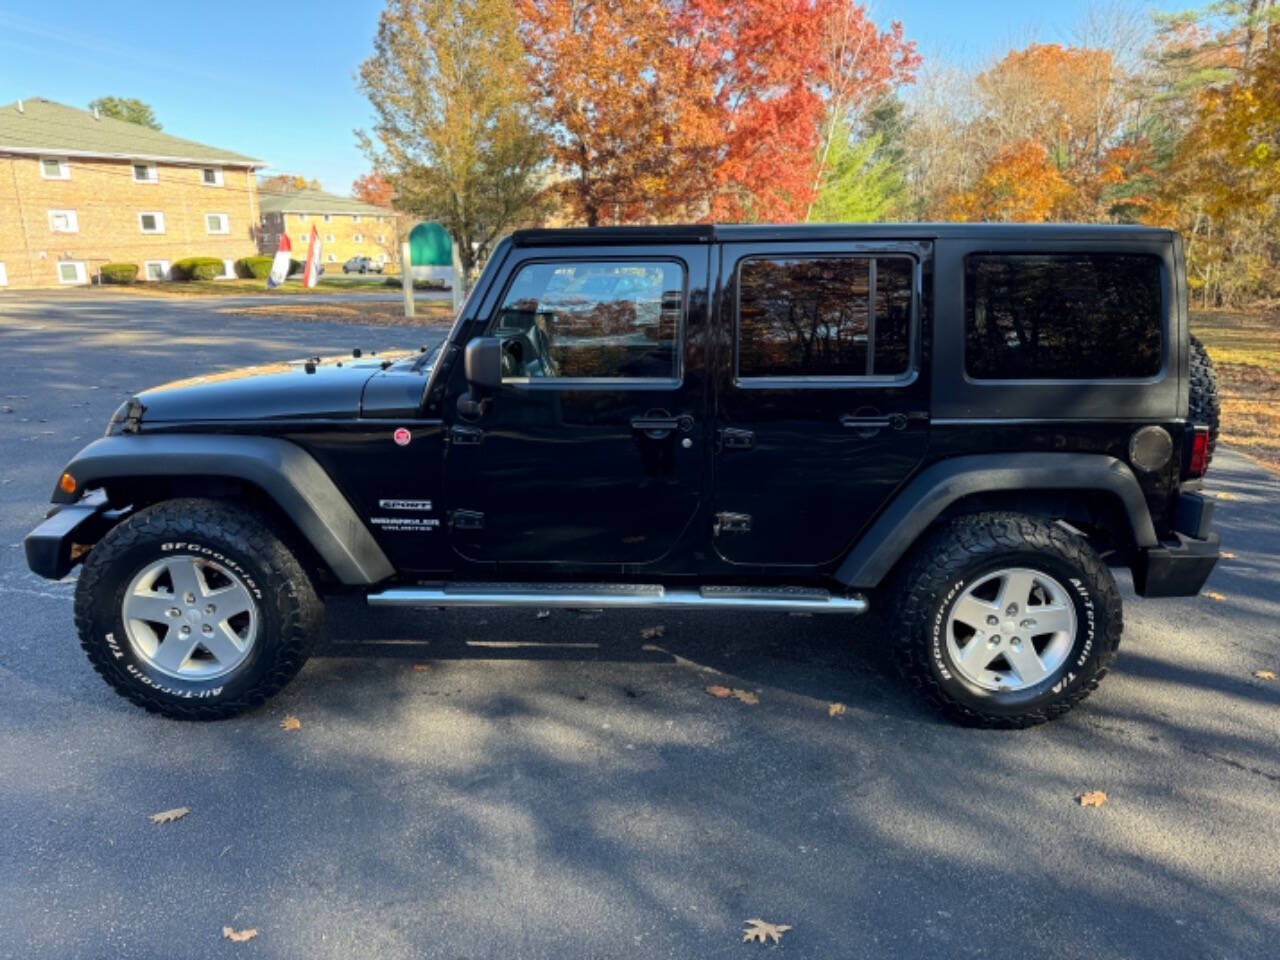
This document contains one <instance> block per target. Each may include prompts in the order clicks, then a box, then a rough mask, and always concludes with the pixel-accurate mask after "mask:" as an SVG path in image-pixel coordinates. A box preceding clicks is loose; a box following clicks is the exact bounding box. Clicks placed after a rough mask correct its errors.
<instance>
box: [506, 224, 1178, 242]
mask: <svg viewBox="0 0 1280 960" xmlns="http://www.w3.org/2000/svg"><path fill="white" fill-rule="evenodd" d="M1172 235H1173V231H1171V230H1166V229H1163V228H1161V227H1146V226H1140V225H1137V224H1116V223H777V224H766V223H762V224H755V223H752V224H741V223H730V224H679V225H673V226H634V227H561V228H556V229H535V230H517V231H515V233H513V234H512V235H511V239H512V242H513V243H515V245H516V246H518V247H546V246H594V245H601V244H604V245H611V244H629V243H630V244H642V243H714V242H716V241H720V242H724V243H733V242H756V243H760V242H763V241H768V240H934V239H938V238H944V237H954V238H964V239H981V240H987V241H998V240H999V241H1007V240H1017V241H1028V242H1035V241H1048V240H1167V239H1168V238H1169V237H1171V236H1172Z"/></svg>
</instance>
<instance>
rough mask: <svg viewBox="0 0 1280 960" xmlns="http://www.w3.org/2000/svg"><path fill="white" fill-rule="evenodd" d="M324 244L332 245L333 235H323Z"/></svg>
mask: <svg viewBox="0 0 1280 960" xmlns="http://www.w3.org/2000/svg"><path fill="white" fill-rule="evenodd" d="M324 242H325V243H333V242H334V240H333V234H332V233H326V234H325V235H324Z"/></svg>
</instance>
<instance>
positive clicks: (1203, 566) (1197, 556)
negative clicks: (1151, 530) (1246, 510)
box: [1133, 492, 1220, 597]
mask: <svg viewBox="0 0 1280 960" xmlns="http://www.w3.org/2000/svg"><path fill="white" fill-rule="evenodd" d="M1174 516H1175V519H1174V522H1175V525H1176V526H1177V531H1176V532H1175V533H1174V537H1176V539H1175V540H1169V541H1165V542H1163V543H1161V544H1160V545H1159V546H1158V547H1149V548H1147V549H1145V550H1142V551H1140V552H1139V553H1138V557H1137V559H1136V560H1135V561H1134V563H1133V587H1134V589H1135V590H1136V591H1137V593H1138V596H1140V597H1190V596H1194V595H1195V594H1197V593H1199V592H1200V588H1201V587H1203V586H1204V582H1205V581H1206V580H1208V579H1209V574H1210V573H1211V572H1212V571H1213V565H1214V564H1215V563H1217V562H1218V553H1219V546H1220V544H1219V541H1218V535H1217V534H1216V533H1214V532H1212V530H1210V525H1211V524H1212V522H1213V503H1212V502H1211V501H1208V500H1205V498H1204V497H1203V496H1202V495H1200V494H1199V493H1188V492H1184V493H1182V494H1181V495H1180V496H1179V498H1178V505H1177V510H1176V511H1175V515H1174Z"/></svg>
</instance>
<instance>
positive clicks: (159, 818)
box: [150, 807, 191, 823]
mask: <svg viewBox="0 0 1280 960" xmlns="http://www.w3.org/2000/svg"><path fill="white" fill-rule="evenodd" d="M190 812H191V808H190V807H174V808H173V809H172V810H161V811H160V812H159V813H153V814H152V815H151V818H150V819H151V822H152V823H173V821H175V820H181V819H182V818H183V817H185V816H186V815H187V814H188V813H190Z"/></svg>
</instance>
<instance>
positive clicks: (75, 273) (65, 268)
mask: <svg viewBox="0 0 1280 960" xmlns="http://www.w3.org/2000/svg"><path fill="white" fill-rule="evenodd" d="M58 282H59V283H88V282H89V281H88V278H87V276H86V274H85V272H84V261H83V260H60V261H58Z"/></svg>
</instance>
